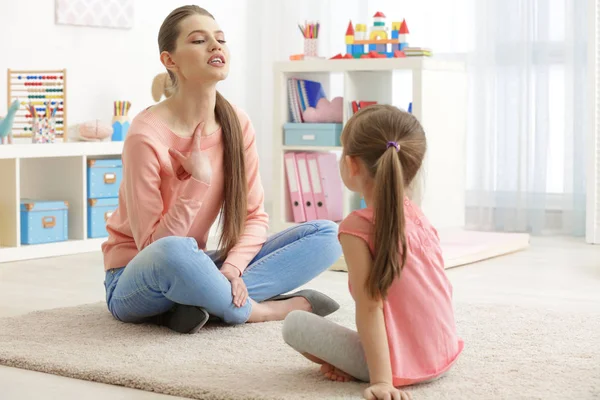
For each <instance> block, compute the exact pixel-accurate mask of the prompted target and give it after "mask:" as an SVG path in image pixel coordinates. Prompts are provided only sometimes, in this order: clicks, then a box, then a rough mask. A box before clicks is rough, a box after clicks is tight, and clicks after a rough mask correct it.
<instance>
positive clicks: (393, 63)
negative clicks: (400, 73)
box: [275, 57, 465, 73]
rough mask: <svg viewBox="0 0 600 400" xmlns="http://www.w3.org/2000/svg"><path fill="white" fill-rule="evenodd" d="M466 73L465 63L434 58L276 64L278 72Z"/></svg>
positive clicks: (312, 61) (287, 62) (310, 61)
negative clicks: (403, 71) (396, 71)
mask: <svg viewBox="0 0 600 400" xmlns="http://www.w3.org/2000/svg"><path fill="white" fill-rule="evenodd" d="M393 70H406V71H423V70H430V71H459V72H460V71H465V65H464V64H463V63H458V62H452V61H442V60H437V59H435V58H432V57H406V58H371V59H353V60H350V59H341V60H306V61H304V60H302V61H282V62H278V63H275V71H276V72H287V73H301V72H350V71H393Z"/></svg>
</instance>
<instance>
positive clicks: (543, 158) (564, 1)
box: [369, 0, 587, 236]
mask: <svg viewBox="0 0 600 400" xmlns="http://www.w3.org/2000/svg"><path fill="white" fill-rule="evenodd" d="M586 8H587V2H586V1H583V0H483V1H480V0H454V1H452V2H448V1H444V0H422V1H419V2H414V1H404V2H403V1H399V2H389V1H385V0H369V14H371V15H372V13H374V12H376V11H383V12H384V13H386V14H387V15H388V17H390V18H392V19H397V18H406V20H407V22H408V26H409V29H410V31H411V33H410V39H409V42H410V45H413V46H422V47H431V48H432V49H433V54H434V57H438V58H450V59H459V60H463V61H465V62H466V64H467V70H468V77H469V113H468V118H469V121H468V132H467V138H468V140H467V146H468V149H467V160H466V162H467V204H466V207H467V221H466V226H467V227H468V228H471V229H477V230H494V231H520V232H530V233H532V234H555V233H558V234H566V235H577V236H579V235H583V234H584V233H585V160H584V140H585V125H586V124H587V114H586V110H587V107H586V103H585V102H586V86H587V83H586V76H587V74H586V45H587V44H586V34H587V27H586V21H587V18H586Z"/></svg>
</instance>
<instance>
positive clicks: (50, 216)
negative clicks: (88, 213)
mask: <svg viewBox="0 0 600 400" xmlns="http://www.w3.org/2000/svg"><path fill="white" fill-rule="evenodd" d="M68 213H69V203H68V202H67V201H45V200H32V199H21V244H40V243H52V242H64V241H65V240H68V238H69V217H68Z"/></svg>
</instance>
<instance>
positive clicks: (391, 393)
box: [364, 383, 412, 400]
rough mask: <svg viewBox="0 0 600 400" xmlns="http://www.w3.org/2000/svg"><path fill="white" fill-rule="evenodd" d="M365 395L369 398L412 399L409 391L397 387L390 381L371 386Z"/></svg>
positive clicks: (388, 399) (368, 399)
mask: <svg viewBox="0 0 600 400" xmlns="http://www.w3.org/2000/svg"><path fill="white" fill-rule="evenodd" d="M364 397H365V399H367V400H411V399H412V397H411V395H410V394H408V393H407V392H403V391H401V390H398V389H396V388H395V387H394V386H392V385H390V384H389V383H376V384H374V385H371V386H369V387H368V388H367V389H366V390H365V392H364Z"/></svg>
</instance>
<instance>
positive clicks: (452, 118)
mask: <svg viewBox="0 0 600 400" xmlns="http://www.w3.org/2000/svg"><path fill="white" fill-rule="evenodd" d="M289 78H298V79H310V80H315V81H319V82H321V83H322V85H323V87H324V90H325V93H326V95H327V98H328V99H330V100H331V98H333V97H336V96H342V97H343V98H344V117H343V119H344V123H345V122H346V121H347V120H348V119H349V118H350V116H351V115H350V114H351V111H350V110H351V109H350V107H349V104H350V102H351V101H353V100H357V101H358V100H363V101H368V100H371V101H377V102H378V103H380V104H392V105H395V106H397V107H399V108H403V109H406V108H407V107H408V104H409V103H410V102H412V112H413V114H414V115H415V116H416V117H417V118H418V119H419V120H420V121H421V123H422V125H423V127H424V129H425V133H426V135H427V144H428V150H427V156H426V159H425V163H424V167H423V169H422V170H421V173H420V174H419V176H418V177H417V178H416V179H415V183H414V187H413V195H412V197H413V200H414V201H416V202H417V204H419V205H420V206H421V207H422V209H423V211H424V212H425V213H426V215H427V216H428V218H429V219H430V220H431V221H432V223H433V224H434V225H435V226H436V227H438V228H458V227H463V226H464V220H465V186H466V182H465V181H466V177H465V175H466V171H465V170H466V162H465V155H466V143H465V137H466V129H467V122H466V121H467V79H466V72H465V66H464V64H463V63H459V62H448V61H441V60H436V59H435V58H429V57H410V58H392V59H389V58H388V59H354V60H310V61H286V62H279V63H276V64H275V65H274V79H275V82H274V90H275V93H274V96H275V97H274V99H275V101H274V114H273V132H274V134H273V140H274V142H273V152H274V153H273V160H274V177H273V178H274V179H273V193H274V199H273V215H272V216H271V221H272V222H271V224H272V225H271V226H272V228H273V230H275V231H278V230H282V229H285V228H287V227H290V226H293V225H294V223H293V219H292V216H291V209H290V200H289V195H288V193H287V182H286V177H285V169H284V163H283V156H284V154H285V152H288V151H335V152H338V153H341V150H342V148H341V147H312V146H286V145H284V141H283V139H284V132H283V125H284V124H285V123H286V122H289V121H290V116H289V106H288V97H287V84H286V82H287V80H288V79H289ZM359 201H360V199H359V198H357V196H356V195H355V194H353V193H350V192H349V191H347V190H346V189H345V188H344V204H343V208H344V210H343V211H344V216H345V215H348V214H349V213H350V212H351V211H352V210H354V209H356V208H358V206H359Z"/></svg>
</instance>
